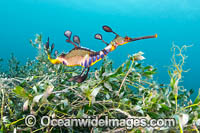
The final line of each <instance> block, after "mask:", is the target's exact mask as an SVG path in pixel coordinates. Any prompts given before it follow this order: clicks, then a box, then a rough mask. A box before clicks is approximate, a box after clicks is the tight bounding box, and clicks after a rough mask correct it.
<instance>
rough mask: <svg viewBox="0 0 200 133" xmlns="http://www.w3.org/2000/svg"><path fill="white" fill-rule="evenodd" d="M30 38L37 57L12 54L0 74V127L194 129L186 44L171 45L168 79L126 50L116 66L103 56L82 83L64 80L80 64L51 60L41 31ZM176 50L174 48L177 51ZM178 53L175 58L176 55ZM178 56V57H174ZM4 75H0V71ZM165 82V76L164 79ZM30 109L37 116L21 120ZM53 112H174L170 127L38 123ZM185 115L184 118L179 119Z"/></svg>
mask: <svg viewBox="0 0 200 133" xmlns="http://www.w3.org/2000/svg"><path fill="white" fill-rule="evenodd" d="M30 42H31V44H32V45H33V46H34V47H35V48H37V49H38V56H37V57H36V60H33V61H30V60H29V61H27V63H26V65H19V61H17V59H16V58H15V57H14V55H13V54H12V55H11V59H10V60H9V65H8V66H9V72H7V73H1V76H0V105H1V106H0V107H1V109H0V110H1V119H0V120H1V121H0V126H1V129H0V131H1V132H9V131H17V132H64V131H68V132H120V131H121V132H122V131H132V132H153V131H157V132H160V131H168V132H176V131H179V132H183V131H188V132H190V131H196V132H199V131H198V130H199V129H198V128H200V127H197V126H196V125H195V122H196V121H197V120H198V119H199V117H200V98H199V95H200V90H199V95H198V96H197V98H196V99H195V100H194V102H192V100H191V94H192V92H193V91H192V90H188V89H185V88H184V87H182V86H181V83H180V81H183V78H182V74H183V72H187V71H184V70H183V65H184V63H185V57H186V56H185V55H183V52H184V50H185V48H187V47H188V46H183V47H181V48H180V47H178V46H176V45H173V47H172V50H173V56H172V65H171V66H170V67H169V71H168V72H169V76H170V80H169V81H170V83H169V84H159V83H158V82H157V81H156V80H155V79H153V75H155V74H156V70H157V69H156V68H154V67H153V66H146V65H144V64H143V63H142V62H140V60H141V59H144V57H143V53H142V52H138V53H137V54H134V55H129V56H128V58H127V60H125V61H124V63H123V64H122V65H120V66H118V68H113V66H112V61H111V60H109V59H108V58H105V59H104V60H103V63H102V65H101V67H100V68H99V69H96V70H93V71H91V72H90V77H89V78H87V80H86V81H84V82H83V83H73V82H68V81H67V80H68V79H70V78H71V77H72V76H75V75H78V74H79V71H80V68H78V67H65V66H63V65H53V64H51V63H49V61H48V60H47V56H46V54H45V52H44V50H43V43H42V35H36V39H35V41H34V42H33V41H30ZM177 50H178V54H177ZM179 57H180V58H179ZM177 62H178V63H177ZM2 75H3V76H2ZM166 82H168V81H166ZM29 114H33V115H35V116H36V118H37V120H38V122H37V123H36V125H35V126H34V127H32V128H31V127H27V126H26V125H25V122H24V120H25V116H27V115H29ZM44 115H46V116H50V117H52V118H63V119H64V118H72V117H73V118H85V117H87V116H90V117H92V116H97V117H98V118H104V117H105V116H108V117H109V118H118V119H120V118H147V119H148V120H149V119H152V118H155V119H159V118H175V119H176V122H177V124H176V126H175V127H164V128H159V127H155V128H154V129H153V128H150V127H135V128H133V129H127V128H126V127H106V128H101V127H89V128H88V127H85V128H84V127H68V128H66V127H58V126H57V127H51V126H48V127H42V126H41V125H40V123H39V120H40V119H41V117H42V116H44ZM185 117H188V120H187V121H186V122H185V123H183V121H182V120H183V119H184V118H185Z"/></svg>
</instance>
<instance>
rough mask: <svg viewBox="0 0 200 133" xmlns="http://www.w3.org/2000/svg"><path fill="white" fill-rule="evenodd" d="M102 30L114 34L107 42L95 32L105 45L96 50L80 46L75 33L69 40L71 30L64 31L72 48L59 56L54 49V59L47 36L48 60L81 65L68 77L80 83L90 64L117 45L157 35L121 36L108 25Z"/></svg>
mask: <svg viewBox="0 0 200 133" xmlns="http://www.w3.org/2000/svg"><path fill="white" fill-rule="evenodd" d="M103 30H104V31H106V32H111V33H113V34H115V35H116V36H115V38H114V39H113V40H112V41H111V42H110V43H107V42H105V41H104V40H103V39H102V35H101V34H95V36H94V37H95V38H96V39H98V40H101V41H102V42H103V43H105V44H106V45H107V46H106V47H105V48H104V49H102V50H100V51H98V52H96V51H93V50H90V49H87V48H84V47H81V46H80V38H79V36H77V35H74V36H73V41H71V40H70V39H71V35H72V32H71V31H69V30H67V31H65V32H64V35H65V36H66V37H67V39H66V42H68V43H71V44H72V45H74V48H73V49H72V50H71V51H69V52H68V53H62V54H60V55H59V56H58V52H57V51H55V53H54V55H55V57H56V58H55V59H54V58H52V57H51V53H52V51H53V49H54V44H52V45H51V49H49V38H48V40H47V42H46V44H45V49H46V52H47V55H48V60H49V61H50V62H51V63H52V64H63V65H66V66H82V67H84V69H83V71H82V72H81V74H80V75H78V76H74V77H72V78H70V79H69V81H75V82H78V83H81V82H83V81H84V80H85V79H86V78H87V76H88V72H89V70H90V67H91V66H92V65H94V64H95V63H97V62H98V61H100V60H101V59H103V58H104V57H105V56H106V55H107V54H108V53H109V52H111V51H113V50H115V49H116V48H117V47H118V46H120V45H124V44H126V43H128V42H133V41H137V40H142V39H148V38H156V37H157V34H155V35H151V36H143V37H137V38H131V37H128V36H126V37H121V36H119V35H118V34H117V33H115V32H114V31H113V30H112V29H111V28H110V27H108V26H103ZM86 69H87V72H86V73H85V74H84V72H85V71H86Z"/></svg>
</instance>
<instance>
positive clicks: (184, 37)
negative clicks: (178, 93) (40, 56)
mask: <svg viewBox="0 0 200 133" xmlns="http://www.w3.org/2000/svg"><path fill="white" fill-rule="evenodd" d="M103 25H109V26H110V27H112V29H113V30H114V31H115V32H117V33H118V34H120V35H123V36H125V35H128V36H131V37H139V36H144V35H152V34H155V33H158V38H157V39H147V40H141V41H137V42H134V43H129V44H127V45H124V46H121V47H119V48H118V49H117V50H116V51H114V52H113V53H111V54H110V55H109V58H110V59H112V60H113V61H114V65H115V66H116V67H117V66H118V65H120V64H121V63H123V62H124V60H125V59H126V58H127V56H128V54H133V53H135V52H139V51H143V52H144V53H145V54H144V56H145V57H146V60H145V61H144V63H145V64H147V65H153V66H155V67H157V68H158V74H157V76H156V79H157V80H159V82H160V83H169V76H168V74H167V66H169V65H170V58H171V51H170V48H171V46H172V42H174V43H175V44H176V45H179V46H181V45H184V44H187V45H191V44H193V47H192V48H188V50H187V55H188V56H189V58H188V59H187V61H186V63H187V64H186V66H185V68H186V69H187V68H190V69H191V70H190V72H188V73H186V74H184V82H183V83H181V84H182V85H184V86H185V88H187V89H190V88H193V89H194V90H195V91H196V92H198V88H199V87H200V83H199V74H200V70H199V68H200V62H199V57H200V56H199V53H200V1H199V0H192V1H191V0H173V1H169V0H162V1H159V0H99V1H97V0H95V1H94V0H90V1H89V0H10V1H1V2H0V46H1V48H0V57H1V58H3V59H4V60H6V59H8V58H9V57H10V54H11V53H12V52H13V53H14V54H15V55H16V57H17V58H18V59H19V60H20V61H21V62H22V63H24V62H25V61H26V60H27V58H30V59H34V57H35V55H36V53H37V52H36V50H35V49H34V48H33V47H32V46H31V45H30V44H29V39H31V38H32V39H34V35H35V34H36V33H42V34H43V35H44V39H46V38H47V37H48V36H49V37H50V41H51V42H54V43H55V48H56V49H58V50H59V51H60V52H62V51H66V52H67V51H68V50H70V49H71V48H73V47H72V45H70V44H67V43H65V37H64V35H63V33H64V31H65V30H71V31H72V32H73V34H77V35H79V36H80V39H81V45H82V46H84V47H88V48H91V49H94V50H100V49H102V48H104V47H105V45H104V44H103V43H102V42H100V41H98V40H95V39H94V34H96V33H101V34H102V35H103V38H104V39H105V40H106V41H107V42H109V41H111V40H112V39H113V37H114V35H112V34H110V33H105V32H104V31H103V30H102V26H103ZM100 64H101V62H100V63H98V64H97V65H96V67H98V65H100ZM5 67H6V66H5ZM195 95H196V94H195Z"/></svg>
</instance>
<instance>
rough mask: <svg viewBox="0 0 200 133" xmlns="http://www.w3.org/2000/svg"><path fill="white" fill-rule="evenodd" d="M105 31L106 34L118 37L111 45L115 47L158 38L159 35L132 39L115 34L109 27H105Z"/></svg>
mask: <svg viewBox="0 0 200 133" xmlns="http://www.w3.org/2000/svg"><path fill="white" fill-rule="evenodd" d="M103 30H104V31H106V32H111V33H114V34H115V35H116V37H115V39H114V40H112V41H111V44H112V45H114V46H119V45H124V44H126V43H129V42H133V41H137V40H142V39H148V38H157V34H155V35H151V36H143V37H137V38H131V37H128V36H126V37H122V36H119V35H118V34H117V33H115V32H114V31H113V30H112V29H111V28H110V27H109V26H103Z"/></svg>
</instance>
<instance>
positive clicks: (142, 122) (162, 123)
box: [25, 115, 176, 129]
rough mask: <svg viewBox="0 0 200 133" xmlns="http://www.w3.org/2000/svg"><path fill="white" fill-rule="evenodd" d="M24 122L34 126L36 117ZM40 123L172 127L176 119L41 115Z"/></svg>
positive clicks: (53, 124)
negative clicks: (56, 117) (55, 116)
mask: <svg viewBox="0 0 200 133" xmlns="http://www.w3.org/2000/svg"><path fill="white" fill-rule="evenodd" d="M25 124H26V125H27V126H28V127H33V126H35V125H36V117H35V116H34V115H28V116H27V117H26V118H25ZM40 124H41V125H42V126H44V127H47V126H53V127H55V126H59V127H63V126H64V127H126V128H127V129H132V128H134V127H156V126H157V127H174V126H176V121H175V119H151V120H149V121H148V120H147V119H145V118H127V119H111V118H108V116H105V118H104V119H102V118H100V119H99V118H98V117H93V118H91V117H87V118H81V119H77V118H68V119H51V118H50V117H49V116H43V117H42V118H41V120H40Z"/></svg>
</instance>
